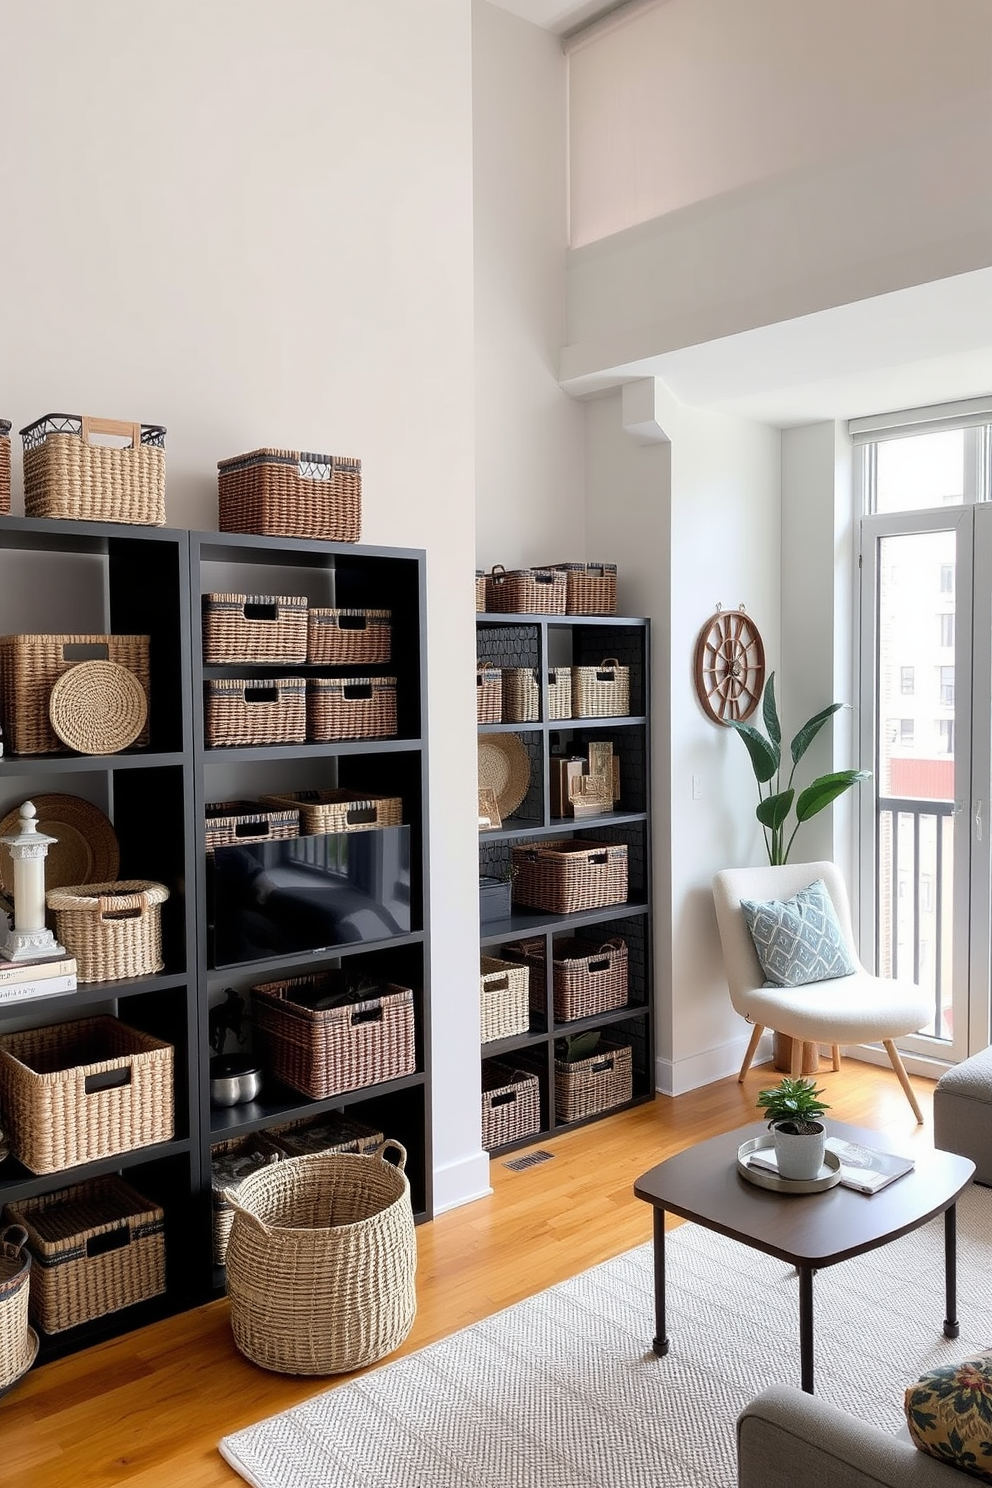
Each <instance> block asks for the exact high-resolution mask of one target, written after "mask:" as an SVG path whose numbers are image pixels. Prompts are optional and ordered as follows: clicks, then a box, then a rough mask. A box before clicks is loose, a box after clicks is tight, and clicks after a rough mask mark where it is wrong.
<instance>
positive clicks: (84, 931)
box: [45, 878, 169, 982]
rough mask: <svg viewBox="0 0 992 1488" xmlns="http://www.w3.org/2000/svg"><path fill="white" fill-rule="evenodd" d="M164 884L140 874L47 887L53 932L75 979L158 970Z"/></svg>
mask: <svg viewBox="0 0 992 1488" xmlns="http://www.w3.org/2000/svg"><path fill="white" fill-rule="evenodd" d="M168 897H169V891H168V889H167V888H166V887H165V885H164V884H160V883H152V882H150V881H149V880H148V879H144V878H132V879H120V880H118V881H117V882H114V883H96V884H67V885H66V886H65V887H64V888H58V889H49V891H48V893H47V894H46V896H45V901H46V903H47V905H48V908H49V909H51V910H54V911H55V932H56V934H57V935H58V938H59V940H61V942H62V944H63V945H64V946H65V948H66V950H67V951H68V952H69V954H70V956H75V958H76V963H77V969H76V976H77V978H78V980H79V981H80V982H114V981H119V980H120V979H121V978H122V977H142V976H151V975H152V974H153V973H154V972H156V971H161V970H162V968H163V966H164V965H165V963H164V961H163V960H162V912H161V906H162V905H163V904H164V903H165V901H166V900H167V899H168Z"/></svg>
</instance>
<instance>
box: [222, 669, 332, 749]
mask: <svg viewBox="0 0 992 1488" xmlns="http://www.w3.org/2000/svg"><path fill="white" fill-rule="evenodd" d="M205 685H206V709H205V711H204V719H203V731H204V736H205V739H206V743H207V746H208V748H210V749H219V748H225V747H229V746H231V745H239V744H240V745H250V744H302V743H304V742H305V740H306V736H307V707H306V698H307V682H306V678H305V677H210V678H208V679H207V682H206V684H205Z"/></svg>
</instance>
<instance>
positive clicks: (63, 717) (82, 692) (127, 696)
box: [48, 661, 148, 754]
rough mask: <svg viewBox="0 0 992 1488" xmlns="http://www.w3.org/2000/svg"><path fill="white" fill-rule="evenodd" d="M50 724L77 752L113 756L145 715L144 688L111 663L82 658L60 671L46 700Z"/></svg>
mask: <svg viewBox="0 0 992 1488" xmlns="http://www.w3.org/2000/svg"><path fill="white" fill-rule="evenodd" d="M48 716H49V718H50V719H51V723H52V728H53V729H54V730H55V732H56V734H57V735H58V736H59V738H60V739H61V740H62V743H63V744H67V745H68V746H69V748H70V749H75V750H76V751H77V752H78V753H79V754H116V753H117V751H118V750H119V749H126V748H127V746H128V745H129V744H133V743H134V741H135V739H136V738H137V737H138V735H139V734H140V733H141V730H142V729H143V728H144V726H145V719H146V718H147V717H148V699H147V698H146V697H145V689H144V688H143V687H142V685H141V683H140V682H139V681H138V679H137V677H136V676H135V675H134V673H133V672H131V671H129V670H128V668H127V667H124V666H119V665H118V664H117V662H116V661H81V662H79V664H78V665H77V666H74V667H70V668H69V670H68V671H67V672H63V673H62V675H61V677H60V678H59V679H58V681H57V682H56V683H55V686H54V687H53V688H52V693H51V697H50V698H49V700H48Z"/></svg>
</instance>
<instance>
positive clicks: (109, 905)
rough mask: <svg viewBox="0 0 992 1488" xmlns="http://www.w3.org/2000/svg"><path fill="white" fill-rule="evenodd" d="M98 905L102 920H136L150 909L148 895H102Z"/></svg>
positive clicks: (97, 902)
mask: <svg viewBox="0 0 992 1488" xmlns="http://www.w3.org/2000/svg"><path fill="white" fill-rule="evenodd" d="M96 905H97V911H98V913H99V915H100V918H101V920H136V919H139V918H140V917H141V915H143V914H144V913H145V911H146V910H147V908H148V895H147V894H146V893H144V892H142V893H138V894H101V895H100V897H99V898H98V899H97V901H96Z"/></svg>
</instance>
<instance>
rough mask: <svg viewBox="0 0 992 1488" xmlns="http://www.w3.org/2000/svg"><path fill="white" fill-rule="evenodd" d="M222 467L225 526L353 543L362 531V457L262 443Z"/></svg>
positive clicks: (220, 479) (221, 523)
mask: <svg viewBox="0 0 992 1488" xmlns="http://www.w3.org/2000/svg"><path fill="white" fill-rule="evenodd" d="M217 469H218V472H219V474H218V478H217V496H218V511H219V526H220V530H221V532H259V533H261V534H262V535H263V536H266V537H310V538H319V539H320V540H321V541H324V542H351V543H353V542H357V541H358V539H359V537H360V536H361V528H362V462H361V460H355V459H351V458H349V457H347V456H340V455H315V454H309V453H306V452H304V451H301V450H285V449H256V450H250V451H249V452H248V453H247V454H244V455H235V456H234V458H233V459H230V460H221V461H219V463H218V465H217Z"/></svg>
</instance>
